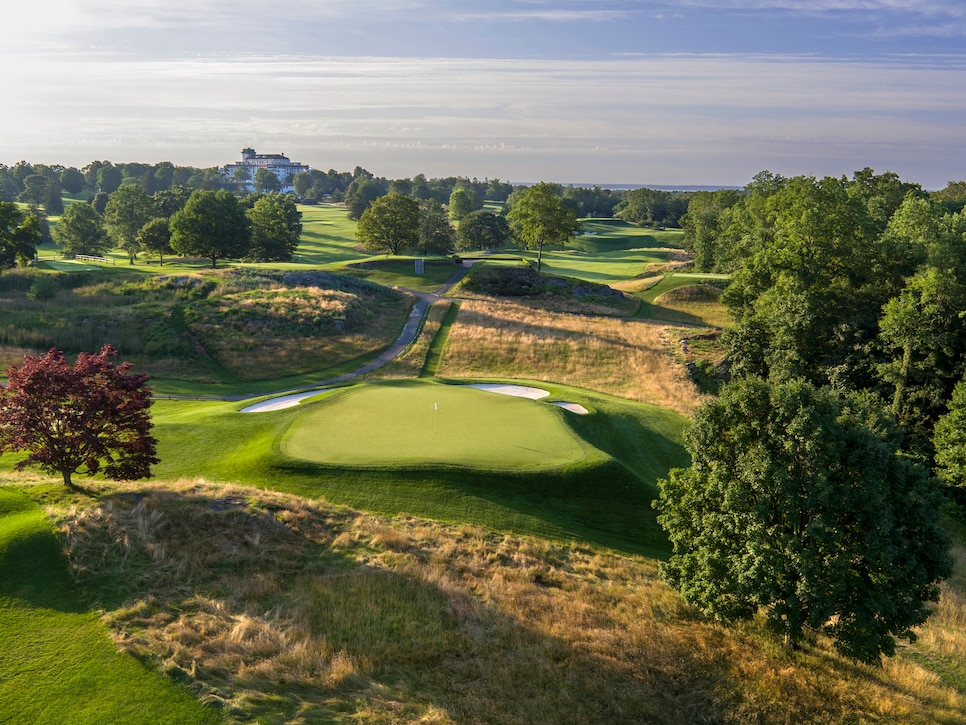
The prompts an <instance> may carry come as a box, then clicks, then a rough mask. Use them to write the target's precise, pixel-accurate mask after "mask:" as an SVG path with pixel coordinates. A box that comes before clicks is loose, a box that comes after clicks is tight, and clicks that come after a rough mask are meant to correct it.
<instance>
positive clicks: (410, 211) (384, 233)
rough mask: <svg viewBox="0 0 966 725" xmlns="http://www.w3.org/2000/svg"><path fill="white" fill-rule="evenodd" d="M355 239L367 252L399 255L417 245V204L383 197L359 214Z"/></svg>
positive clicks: (403, 198)
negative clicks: (384, 252) (357, 239)
mask: <svg viewBox="0 0 966 725" xmlns="http://www.w3.org/2000/svg"><path fill="white" fill-rule="evenodd" d="M356 236H357V237H358V238H359V241H360V242H362V246H363V247H365V249H366V250H367V251H369V252H381V251H383V250H385V251H386V252H388V253H390V254H399V252H400V251H402V250H403V249H414V248H415V247H416V245H417V244H418V243H419V202H417V201H416V200H415V199H413V198H411V197H408V196H402V195H401V194H387V195H386V196H381V197H379V198H378V199H376V200H375V201H374V202H372V206H370V207H369V208H368V209H366V210H365V211H364V212H363V213H362V217H361V218H360V219H359V226H358V227H357V228H356Z"/></svg>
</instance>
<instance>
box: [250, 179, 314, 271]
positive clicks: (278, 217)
mask: <svg viewBox="0 0 966 725" xmlns="http://www.w3.org/2000/svg"><path fill="white" fill-rule="evenodd" d="M246 214H247V215H248V220H249V221H250V222H251V225H252V243H251V247H250V249H249V250H248V254H247V258H248V259H253V260H256V261H259V262H287V261H289V260H290V259H292V257H293V256H294V254H295V250H296V249H298V246H299V238H300V237H301V235H302V222H301V216H302V214H301V212H299V210H298V209H297V208H296V206H295V201H294V200H293V199H292V197H291V196H287V195H286V196H282V195H281V194H269V195H268V196H263V197H261V198H259V199H257V200H256V201H255V203H254V205H253V206H252V208H251V209H249V210H248V211H247V212H246Z"/></svg>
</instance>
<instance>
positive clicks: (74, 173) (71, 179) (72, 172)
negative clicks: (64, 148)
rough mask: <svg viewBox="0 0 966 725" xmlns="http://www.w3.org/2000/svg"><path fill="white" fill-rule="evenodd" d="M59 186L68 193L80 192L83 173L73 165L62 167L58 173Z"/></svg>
mask: <svg viewBox="0 0 966 725" xmlns="http://www.w3.org/2000/svg"><path fill="white" fill-rule="evenodd" d="M60 186H61V188H62V189H63V190H64V191H66V192H67V193H68V194H80V193H81V192H82V191H83V190H84V175H83V174H82V173H81V172H80V171H79V170H78V169H76V168H75V167H73V166H71V167H70V168H67V169H64V170H63V171H62V172H61V174H60Z"/></svg>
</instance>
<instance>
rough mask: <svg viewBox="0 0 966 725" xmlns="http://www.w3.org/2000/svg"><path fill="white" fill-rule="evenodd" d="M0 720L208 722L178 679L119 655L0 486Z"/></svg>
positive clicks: (13, 495)
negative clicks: (173, 679)
mask: <svg viewBox="0 0 966 725" xmlns="http://www.w3.org/2000/svg"><path fill="white" fill-rule="evenodd" d="M0 673H2V677H0V722H10V723H72V725H74V724H76V725H84V724H86V723H92V724H93V723H132V724H134V723H145V725H147V724H149V723H150V724H152V725H153V724H155V723H171V724H172V725H180V724H183V723H216V722H219V721H220V718H219V717H218V715H217V713H215V712H214V711H212V710H210V709H206V708H204V707H202V706H201V705H200V704H199V703H198V701H197V700H195V699H194V697H193V696H192V695H191V694H190V693H189V692H188V691H187V690H186V689H184V688H182V687H181V686H179V685H177V684H175V683H174V682H171V681H168V680H166V679H164V677H162V676H161V675H160V674H158V673H156V672H153V671H150V670H148V669H146V668H145V667H144V666H143V665H142V664H141V663H139V662H138V661H137V660H135V659H134V658H133V657H131V656H129V655H125V654H121V653H119V652H118V651H117V649H116V648H115V646H114V643H113V642H112V641H111V640H110V638H109V637H108V634H107V630H106V628H105V627H104V625H103V624H102V623H101V622H100V620H99V619H98V618H97V616H96V615H95V614H94V613H93V612H89V611H87V609H86V607H85V606H84V605H83V604H82V603H81V601H80V600H79V597H78V594H77V592H76V591H75V589H74V587H73V584H72V582H71V580H70V577H69V575H68V572H67V561H66V559H65V557H64V554H63V552H62V550H61V546H60V542H59V541H58V540H57V538H56V537H55V536H54V533H53V532H52V531H51V530H50V526H49V523H48V521H47V520H46V518H45V517H44V516H43V514H42V512H41V511H40V509H39V508H37V506H36V504H34V503H33V502H32V501H31V500H29V499H28V498H26V497H25V496H23V495H22V494H20V493H18V492H15V491H10V490H4V489H0Z"/></svg>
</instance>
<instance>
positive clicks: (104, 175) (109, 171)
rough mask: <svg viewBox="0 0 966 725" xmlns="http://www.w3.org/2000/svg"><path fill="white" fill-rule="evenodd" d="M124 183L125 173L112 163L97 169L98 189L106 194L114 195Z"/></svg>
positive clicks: (106, 163)
mask: <svg viewBox="0 0 966 725" xmlns="http://www.w3.org/2000/svg"><path fill="white" fill-rule="evenodd" d="M122 181H124V172H123V171H121V169H119V168H118V167H117V166H114V165H113V164H111V163H110V162H105V163H104V165H102V166H100V167H99V168H98V169H97V188H98V189H100V190H101V191H103V192H104V193H105V194H113V193H114V192H115V191H117V190H118V189H119V188H120V187H121V182H122Z"/></svg>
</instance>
